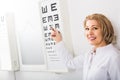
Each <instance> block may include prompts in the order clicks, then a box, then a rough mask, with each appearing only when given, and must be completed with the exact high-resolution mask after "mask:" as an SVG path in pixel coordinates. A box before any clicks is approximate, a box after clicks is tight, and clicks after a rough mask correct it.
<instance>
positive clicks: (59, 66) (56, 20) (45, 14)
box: [40, 0, 72, 72]
mask: <svg viewBox="0 0 120 80" xmlns="http://www.w3.org/2000/svg"><path fill="white" fill-rule="evenodd" d="M63 3H65V2H64V0H44V1H42V2H41V5H40V9H41V10H40V11H41V22H42V29H43V37H44V45H45V46H44V47H45V52H46V55H47V67H48V70H49V71H55V72H67V71H68V70H67V68H66V66H65V64H64V63H63V62H62V60H61V58H59V56H58V55H57V54H56V53H55V51H54V49H53V46H54V45H55V41H54V40H53V39H52V38H51V36H50V35H51V30H50V28H51V27H53V28H55V29H57V30H58V31H60V32H61V33H62V34H63V38H64V37H66V36H67V37H66V38H68V39H70V38H69V35H66V34H64V33H65V32H67V33H69V31H65V30H69V29H68V27H69V26H68V27H67V26H66V25H64V24H63V23H65V21H67V20H63V18H64V19H66V18H65V17H64V16H63V15H62V14H63V13H62V10H63V8H62V7H64V4H63ZM61 4H62V5H61ZM61 6H62V7H61ZM64 8H65V7H64ZM63 12H65V10H63ZM67 24H68V23H67ZM64 26H66V27H64ZM64 35H65V36H64ZM65 40H66V42H67V43H66V44H70V43H71V42H70V40H67V39H65ZM69 42H70V43H69ZM68 46H70V45H68ZM71 50H72V49H71Z"/></svg>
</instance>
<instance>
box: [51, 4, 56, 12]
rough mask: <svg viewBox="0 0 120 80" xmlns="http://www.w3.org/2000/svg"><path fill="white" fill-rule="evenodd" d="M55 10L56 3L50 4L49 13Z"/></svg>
mask: <svg viewBox="0 0 120 80" xmlns="http://www.w3.org/2000/svg"><path fill="white" fill-rule="evenodd" d="M55 10H57V8H56V3H53V4H51V11H55Z"/></svg>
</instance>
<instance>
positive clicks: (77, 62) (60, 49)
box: [54, 41, 83, 69]
mask: <svg viewBox="0 0 120 80" xmlns="http://www.w3.org/2000/svg"><path fill="white" fill-rule="evenodd" d="M54 49H55V52H56V53H57V54H58V56H60V57H61V58H62V60H63V61H64V63H65V64H66V66H67V67H68V68H69V69H80V68H82V66H83V56H82V55H81V56H77V57H75V58H74V57H73V55H72V54H71V53H70V52H69V51H68V50H67V48H66V47H65V45H64V42H63V41H61V42H59V43H57V44H56V45H55V46H54Z"/></svg>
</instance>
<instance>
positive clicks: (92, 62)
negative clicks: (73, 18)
mask: <svg viewBox="0 0 120 80" xmlns="http://www.w3.org/2000/svg"><path fill="white" fill-rule="evenodd" d="M55 51H56V53H57V54H58V55H59V56H61V57H62V59H63V60H64V62H65V64H66V65H67V67H68V68H71V69H77V68H80V67H81V66H83V80H120V54H118V53H119V51H118V50H117V49H116V48H115V47H114V46H113V45H112V44H109V45H107V46H104V47H100V48H97V49H96V54H94V53H93V51H91V50H90V51H88V53H86V54H85V57H84V58H83V57H81V56H78V57H75V58H74V57H73V56H72V55H70V53H69V51H68V50H67V49H66V48H65V46H64V43H63V42H62V41H61V42H59V43H58V44H56V46H55Z"/></svg>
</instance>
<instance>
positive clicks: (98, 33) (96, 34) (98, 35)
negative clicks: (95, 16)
mask: <svg viewBox="0 0 120 80" xmlns="http://www.w3.org/2000/svg"><path fill="white" fill-rule="evenodd" d="M85 35H86V37H87V39H88V42H89V43H90V44H91V45H93V46H95V47H102V46H105V45H106V42H105V40H104V39H103V36H102V29H101V27H100V26H99V24H98V22H97V21H96V20H87V21H86V26H85Z"/></svg>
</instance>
